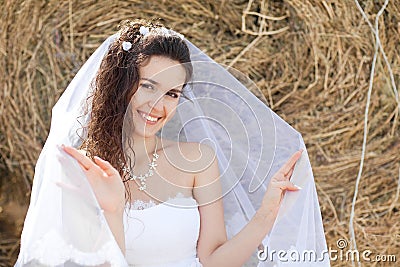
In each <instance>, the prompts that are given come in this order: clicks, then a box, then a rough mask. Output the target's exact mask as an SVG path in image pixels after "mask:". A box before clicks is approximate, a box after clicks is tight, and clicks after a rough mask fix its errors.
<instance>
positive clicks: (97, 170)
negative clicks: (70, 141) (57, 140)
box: [62, 146, 125, 213]
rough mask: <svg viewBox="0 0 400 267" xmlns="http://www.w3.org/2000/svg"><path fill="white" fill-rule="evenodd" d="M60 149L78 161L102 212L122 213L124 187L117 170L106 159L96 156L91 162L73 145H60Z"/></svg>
mask: <svg viewBox="0 0 400 267" xmlns="http://www.w3.org/2000/svg"><path fill="white" fill-rule="evenodd" d="M62 149H63V150H64V151H65V152H67V153H68V154H69V155H70V156H72V157H73V158H74V159H76V160H77V161H78V163H79V165H80V166H81V167H82V170H83V171H84V173H85V175H86V177H87V179H88V181H89V183H90V185H91V187H92V189H93V192H94V194H95V196H96V198H97V201H98V202H99V205H100V207H101V208H102V209H103V210H104V212H106V213H115V212H118V213H122V211H123V209H124V205H125V187H124V184H123V182H122V179H121V176H120V175H119V173H118V171H117V170H116V169H115V168H114V167H113V166H112V165H111V164H110V163H109V162H108V161H105V160H103V159H101V158H99V157H97V156H95V157H94V162H93V161H92V160H91V159H90V158H89V157H87V156H86V155H84V154H83V153H81V152H80V151H78V150H77V149H76V148H74V147H71V146H62Z"/></svg>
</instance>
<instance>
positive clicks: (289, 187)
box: [276, 181, 301, 191]
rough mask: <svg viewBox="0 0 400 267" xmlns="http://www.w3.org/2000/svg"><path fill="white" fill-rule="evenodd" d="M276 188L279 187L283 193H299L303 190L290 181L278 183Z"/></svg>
mask: <svg viewBox="0 0 400 267" xmlns="http://www.w3.org/2000/svg"><path fill="white" fill-rule="evenodd" d="M276 186H278V187H279V188H280V189H281V190H282V191H285V190H287V191H298V190H300V189H301V187H300V186H298V185H295V184H294V183H292V182H290V181H280V182H277V183H276Z"/></svg>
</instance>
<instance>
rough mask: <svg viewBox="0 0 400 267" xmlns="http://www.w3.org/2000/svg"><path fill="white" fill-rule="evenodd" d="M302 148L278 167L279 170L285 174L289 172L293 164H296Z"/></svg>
mask: <svg viewBox="0 0 400 267" xmlns="http://www.w3.org/2000/svg"><path fill="white" fill-rule="evenodd" d="M302 152H303V150H299V151H297V152H296V153H294V154H293V155H292V156H291V157H290V159H289V160H288V161H287V162H286V163H285V164H284V165H283V166H282V168H281V169H280V172H282V173H283V174H284V175H285V176H287V174H288V173H289V172H290V170H291V169H292V168H294V165H296V162H297V161H298V160H299V158H300V157H301V153H302Z"/></svg>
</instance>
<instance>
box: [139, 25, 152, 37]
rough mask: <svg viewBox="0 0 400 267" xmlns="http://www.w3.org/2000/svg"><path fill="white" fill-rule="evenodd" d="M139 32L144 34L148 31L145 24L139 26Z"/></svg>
mask: <svg viewBox="0 0 400 267" xmlns="http://www.w3.org/2000/svg"><path fill="white" fill-rule="evenodd" d="M139 32H140V34H141V35H143V36H146V35H147V34H148V33H149V32H150V30H149V28H148V27H146V26H140V28H139Z"/></svg>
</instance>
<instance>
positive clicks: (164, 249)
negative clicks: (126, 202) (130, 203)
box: [124, 195, 201, 267]
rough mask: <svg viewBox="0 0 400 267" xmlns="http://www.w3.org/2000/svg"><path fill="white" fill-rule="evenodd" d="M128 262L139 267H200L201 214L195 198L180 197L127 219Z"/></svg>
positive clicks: (130, 211)
mask: <svg viewBox="0 0 400 267" xmlns="http://www.w3.org/2000/svg"><path fill="white" fill-rule="evenodd" d="M124 228H125V243H126V259H127V261H128V263H129V265H130V266H135V267H199V266H201V264H200V262H199V261H198V259H197V257H196V254H197V252H196V247H197V240H198V237H199V230H200V214H199V210H198V206H197V202H196V200H195V199H193V198H192V197H183V196H179V195H178V196H177V197H175V198H172V199H169V200H168V201H166V202H164V203H161V204H158V205H155V206H152V207H147V208H145V209H141V210H137V209H132V208H127V210H126V212H125V215H124Z"/></svg>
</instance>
